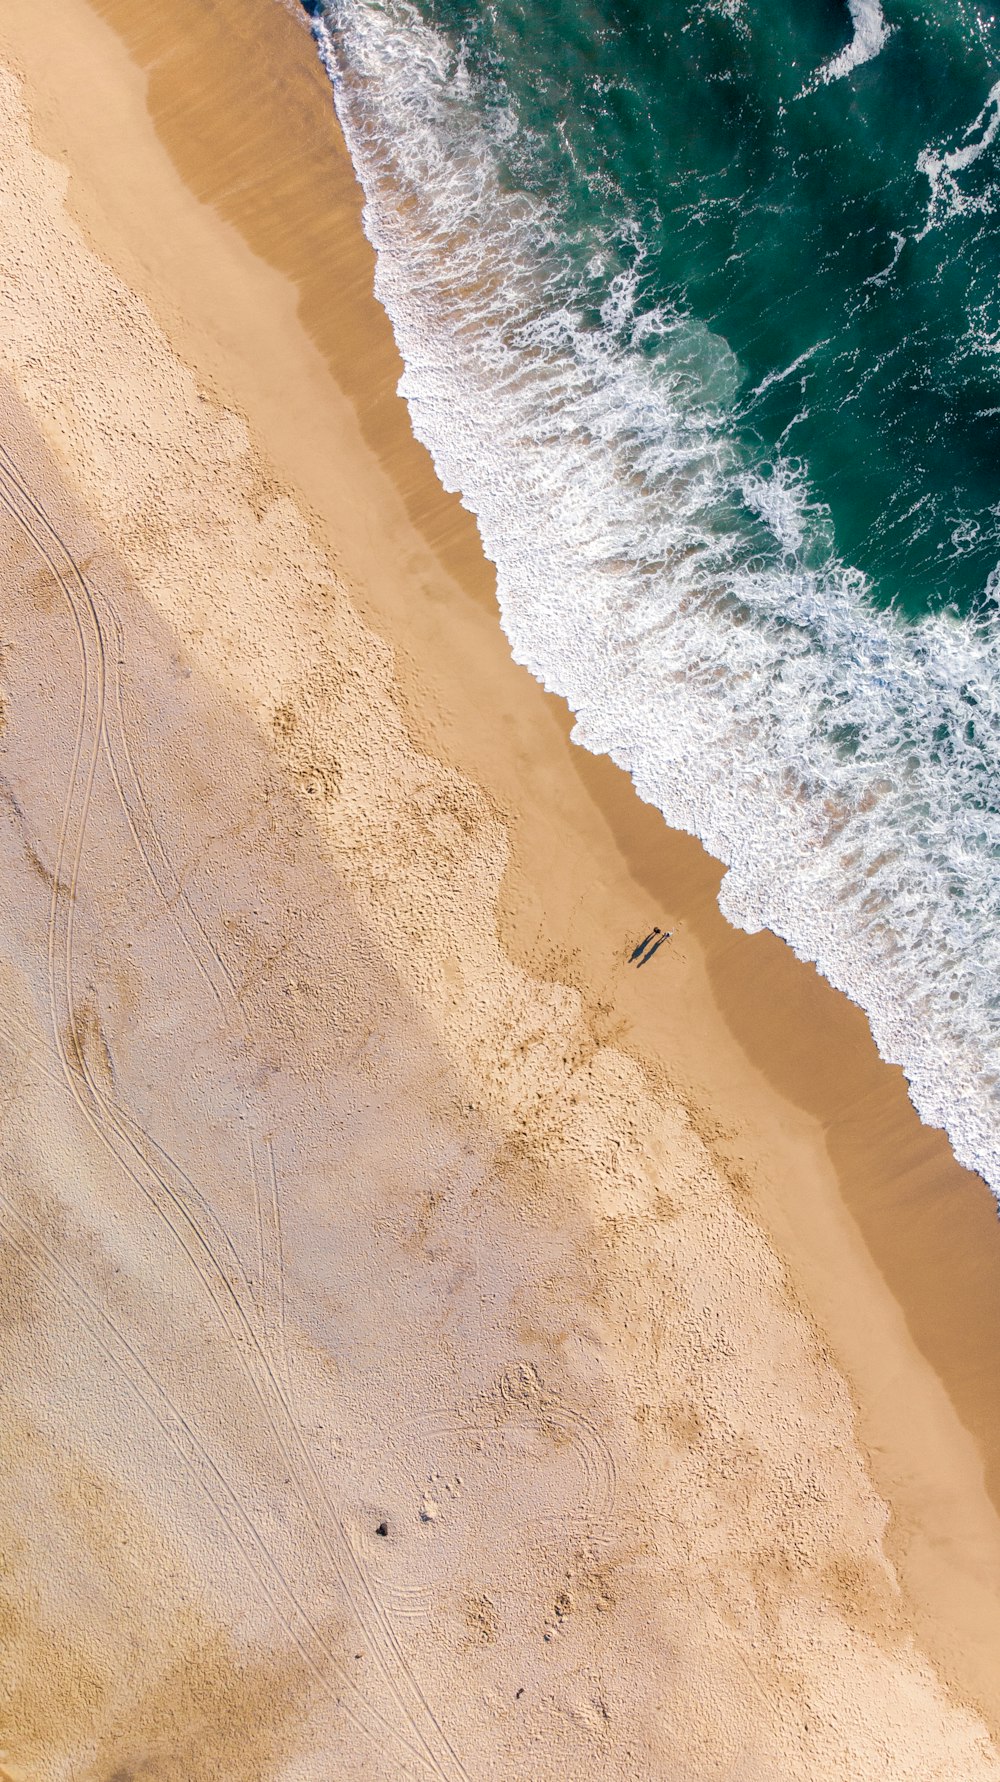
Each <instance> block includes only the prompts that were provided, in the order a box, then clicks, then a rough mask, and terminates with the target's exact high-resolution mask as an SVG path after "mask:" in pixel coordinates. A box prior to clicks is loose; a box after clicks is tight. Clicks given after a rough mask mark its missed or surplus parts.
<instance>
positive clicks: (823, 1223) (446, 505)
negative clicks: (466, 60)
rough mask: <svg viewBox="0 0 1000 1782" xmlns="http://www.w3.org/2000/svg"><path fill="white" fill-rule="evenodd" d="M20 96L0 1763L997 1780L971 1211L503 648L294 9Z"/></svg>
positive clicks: (705, 1781) (4, 392) (8, 90)
mask: <svg viewBox="0 0 1000 1782" xmlns="http://www.w3.org/2000/svg"><path fill="white" fill-rule="evenodd" d="M0 131H2V136H3V153H2V155H0V210H2V217H3V240H4V278H3V285H2V292H3V295H2V304H3V315H2V340H3V361H2V365H0V406H2V415H3V427H2V432H0V553H2V563H3V588H4V603H3V615H4V616H3V621H2V625H0V850H2V877H0V1271H2V1282H3V1291H2V1297H0V1368H2V1378H3V1382H4V1393H3V1409H2V1416H3V1433H4V1450H3V1451H4V1465H3V1468H2V1471H0V1552H2V1554H3V1569H2V1576H0V1592H2V1598H0V1600H2V1611H3V1615H2V1641H0V1778H4V1777H6V1778H7V1779H8V1782H216V1779H218V1782H257V1779H259V1782H320V1779H322V1782H328V1779H330V1778H333V1777H336V1778H338V1779H339V1778H343V1779H344V1782H388V1779H390V1778H396V1777H400V1778H404V1777H406V1778H437V1779H438V1782H445V1779H446V1782H462V1779H467V1782H480V1779H483V1782H485V1779H486V1778H491V1779H494V1782H513V1779H515V1778H517V1779H522V1778H523V1779H524V1782H545V1779H546V1778H549V1777H552V1778H555V1777H559V1778H561V1779H566V1778H572V1779H573V1782H589V1779H590V1778H597V1777H601V1778H608V1779H609V1782H617V1779H621V1782H626V1779H628V1782H635V1779H645V1778H655V1779H656V1782H660V1779H662V1782H709V1779H712V1782H723V1779H725V1782H792V1779H794V1782H840V1779H843V1782H858V1779H859V1778H864V1779H865V1782H868V1779H869V1778H872V1779H874V1778H882V1777H884V1778H891V1779H892V1782H904V1779H905V1782H979V1779H981V1778H982V1779H984V1782H985V1779H987V1778H991V1779H997V1782H1000V1519H998V1507H1000V1371H998V1368H997V1363H996V1357H997V1355H998V1354H1000V1292H998V1282H1000V1230H998V1225H997V1217H996V1208H995V1204H994V1202H993V1200H992V1198H991V1197H990V1195H989V1194H988V1192H987V1190H986V1189H985V1187H984V1185H983V1184H982V1182H980V1181H979V1180H978V1178H976V1177H974V1176H972V1175H970V1174H969V1173H968V1172H966V1171H964V1170H962V1169H960V1168H959V1166H958V1165H957V1164H956V1163H955V1161H954V1159H953V1157H952V1155H951V1152H950V1150H949V1148H948V1145H947V1143H946V1141H945V1139H944V1137H943V1136H942V1135H941V1134H940V1133H937V1132H933V1131H930V1130H928V1129H926V1128H924V1127H922V1126H921V1125H920V1123H919V1121H918V1120H917V1118H916V1116H915V1114H914V1112H913V1110H912V1107H911V1105H910V1103H909V1100H908V1098H907V1094H906V1085H905V1082H904V1080H903V1078H902V1075H901V1073H900V1072H899V1071H898V1070H895V1069H893V1068H891V1067H889V1066H887V1065H885V1064H884V1063H883V1062H882V1061H881V1060H880V1059H879V1058H878V1056H877V1053H876V1051H875V1048H874V1046H873V1044H872V1041H871V1037H870V1035H869V1032H868V1028H867V1024H866V1022H865V1020H864V1017H863V1016H862V1014H861V1013H860V1011H859V1010H857V1009H856V1008H854V1007H853V1006H852V1005H851V1004H850V1003H848V1002H847V1001H846V999H844V998H843V997H841V996H839V995H838V994H837V993H836V992H835V991H833V990H832V989H831V988H830V987H829V986H828V985H827V984H825V983H824V982H823V981H822V980H821V979H820V978H819V977H818V976H817V975H816V973H815V972H814V971H813V970H812V969H811V968H809V967H806V966H804V965H803V964H801V963H800V962H799V961H797V960H796V959H795V958H794V957H793V956H792V954H791V953H790V951H789V950H788V948H787V947H785V946H784V945H783V944H782V943H781V942H779V941H777V940H776V939H774V938H773V937H771V936H769V935H766V934H764V935H758V936H753V937H750V936H746V935H743V934H740V933H737V932H735V931H734V930H732V929H731V928H729V927H728V926H727V924H726V923H725V922H724V921H723V919H722V917H721V915H720V914H719V912H718V909H717V905H716V901H715V898H716V892H717V889H718V885H719V881H720V877H721V872H722V869H721V867H720V866H719V865H718V864H717V863H716V862H714V861H712V860H711V859H709V857H708V856H707V855H706V854H705V853H704V852H703V850H702V849H701V848H700V847H699V846H698V844H697V843H695V842H694V841H693V840H691V839H690V838H688V837H685V836H682V835H678V834H675V833H672V832H671V831H669V830H668V829H667V828H666V826H665V825H664V824H663V822H662V819H661V818H660V816H659V814H658V813H657V812H656V811H654V810H652V809H651V808H650V807H648V806H645V805H643V804H642V803H641V802H640V801H639V799H638V798H637V796H636V795H635V793H634V791H633V789H632V787H631V785H630V783H629V782H628V780H627V779H626V778H625V776H624V775H623V774H621V773H620V772H619V770H618V769H617V768H615V767H614V766H613V765H612V764H611V763H610V762H608V761H606V760H601V759H597V758H594V757H592V756H590V755H588V754H587V753H586V752H585V751H584V750H582V749H580V748H578V747H577V746H576V745H575V744H574V743H573V742H572V740H571V729H572V720H571V718H570V716H569V714H568V713H567V712H566V710H565V708H564V707H563V706H562V705H561V704H560V703H559V702H558V701H556V700H554V699H552V698H550V697H549V696H548V695H546V694H545V693H544V692H543V691H542V689H541V688H540V687H539V686H538V685H537V684H536V683H535V682H534V681H533V680H532V679H531V677H530V676H529V675H528V674H527V673H526V672H525V671H523V670H522V669H520V668H517V667H516V666H515V665H514V664H513V663H512V661H511V659H510V655H509V651H508V647H507V643H506V640H505V638H504V635H503V633H502V631H501V629H500V625H499V620H498V617H497V612H496V606H495V600H494V589H493V582H492V576H491V572H490V568H489V565H488V564H487V563H486V562H485V560H484V558H483V556H482V552H481V550H480V547H479V542H478V536H477V533H476V530H475V526H474V523H473V521H472V519H471V518H470V516H469V515H468V514H467V513H465V512H464V510H463V509H462V508H461V506H460V504H459V503H458V501H457V500H456V499H455V498H453V497H451V496H448V495H446V494H445V493H444V492H443V491H442V489H441V488H440V486H439V484H438V483H437V481H436V478H435V476H434V471H433V467H432V465H431V463H430V461H429V459H428V457H427V455H426V454H425V452H424V451H423V450H422V448H421V447H419V446H418V445H417V444H416V443H415V441H414V439H413V437H412V434H411V432H410V429H409V423H408V417H407V413H406V409H405V406H404V404H403V403H402V401H401V399H400V398H399V397H398V395H397V394H396V384H397V380H398V377H399V374H400V369H401V368H400V364H399V361H398V357H397V355H396V351H395V347H394V344H393V341H392V336H391V331H390V329H389V325H388V322H387V320H386V318H385V316H384V314H383V313H382V311H381V310H380V309H379V307H378V305H377V304H376V302H375V299H374V296H373V294H372V280H373V261H372V254H371V250H370V248H369V245H368V243H367V241H366V240H365V237H364V234H363V231H362V223H361V196H360V193H359V190H358V188H357V186H356V183H355V180H354V175H353V170H352V168H351V165H350V162H349V159H348V157H347V154H346V150H345V148H344V145H343V142H342V140H341V137H340V135H339V131H338V127H337V122H336V117H335V114H334V111H333V104H332V95H331V91H330V87H329V83H328V81H327V78H326V76H325V74H324V72H323V70H322V68H321V67H320V65H319V63H318V60H317V58H316V55H315V50H314V46H313V43H312V39H311V36H310V33H309V30H308V26H307V21H306V19H305V17H304V15H303V14H302V12H301V10H300V9H298V8H297V7H294V6H293V5H292V4H291V3H289V4H288V5H287V6H283V5H282V4H280V3H279V0H61V5H60V7H59V9H58V18H57V19H56V20H54V19H53V15H52V12H51V10H40V9H39V8H38V7H37V5H31V4H29V3H28V0H8V5H7V6H6V7H5V8H4V13H3V17H2V19H0ZM654 924H657V925H659V926H661V927H663V928H665V929H669V930H670V931H671V939H670V941H669V943H668V944H667V945H665V946H664V947H663V948H661V950H660V951H659V953H658V954H657V955H656V957H655V958H654V959H653V960H652V961H651V962H650V964H649V967H648V969H642V970H636V969H635V968H634V967H632V966H630V965H629V963H628V959H629V954H630V952H631V950H632V948H633V947H634V945H635V944H636V942H637V941H638V940H639V939H640V938H641V937H642V936H643V935H645V934H646V933H647V932H648V931H649V930H650V929H651V928H652V927H653V925H654Z"/></svg>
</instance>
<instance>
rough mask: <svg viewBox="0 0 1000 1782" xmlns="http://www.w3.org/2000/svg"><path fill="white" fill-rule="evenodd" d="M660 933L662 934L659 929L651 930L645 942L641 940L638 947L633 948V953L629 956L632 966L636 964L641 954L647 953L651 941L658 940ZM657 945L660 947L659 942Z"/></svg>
mask: <svg viewBox="0 0 1000 1782" xmlns="http://www.w3.org/2000/svg"><path fill="white" fill-rule="evenodd" d="M659 933H660V930H659V929H658V928H653V929H651V930H650V932H649V934H647V936H646V938H645V940H641V941H640V942H639V945H638V946H637V947H633V948H632V951H631V953H630V954H629V956H628V962H629V964H630V965H634V964H635V961H636V960H637V959H638V957H639V954H640V953H644V952H645V951H646V948H647V947H648V946H649V943H650V941H651V940H656V936H657V935H658V934H659ZM657 945H659V942H657Z"/></svg>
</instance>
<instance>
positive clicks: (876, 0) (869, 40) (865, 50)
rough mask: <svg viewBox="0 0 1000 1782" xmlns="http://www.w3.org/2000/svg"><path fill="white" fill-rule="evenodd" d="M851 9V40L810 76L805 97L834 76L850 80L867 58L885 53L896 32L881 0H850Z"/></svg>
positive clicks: (803, 92) (805, 87)
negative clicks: (884, 50)
mask: <svg viewBox="0 0 1000 1782" xmlns="http://www.w3.org/2000/svg"><path fill="white" fill-rule="evenodd" d="M848 5H849V6H850V9H851V23H852V25H853V26H854V33H853V35H852V37H851V41H850V43H848V44H846V45H845V47H844V48H843V49H842V50H841V52H840V54H839V56H832V57H831V58H830V60H829V62H824V63H823V66H822V67H821V68H817V70H816V72H815V74H814V75H813V76H812V78H811V80H808V81H807V82H806V84H805V86H804V87H803V88H802V91H801V93H800V94H799V95H798V96H799V98H800V99H804V98H805V97H806V95H807V94H809V93H814V92H815V91H816V88H817V87H819V86H822V85H824V84H825V83H827V82H829V81H832V80H846V78H847V76H848V75H850V74H853V73H854V70H855V69H856V68H861V67H862V66H863V64H864V63H865V62H873V61H874V60H875V57H876V56H878V55H881V53H882V51H883V49H884V48H885V46H886V44H887V43H888V41H889V38H890V36H891V35H892V26H891V25H887V24H886V21H885V14H884V12H883V11H882V7H881V4H880V0H848Z"/></svg>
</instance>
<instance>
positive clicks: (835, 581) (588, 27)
mask: <svg viewBox="0 0 1000 1782" xmlns="http://www.w3.org/2000/svg"><path fill="white" fill-rule="evenodd" d="M309 10H310V12H311V13H312V15H313V27H314V30H315V33H316V37H317V41H318V44H319V47H320V51H321V53H322V55H323V57H324V59H325V61H326V64H327V67H328V69H329V71H330V74H331V77H332V80H333V83H334V89H335V97H336V103H337V108H338V112H339V115H340V118H341V121H342V124H343V127H344V130H345V133H346V136H347V140H348V144H349V147H350V150H351V153H352V155H353V157H354V160H355V164H356V167H357V170H358V173H359V175H360V177H361V180H362V182H363V185H364V189H365V194H366V200H367V203H366V213H365V214H366V228H367V230H368V233H369V235H370V237H371V239H372V241H373V243H374V245H375V247H376V249H377V253H378V274H377V281H378V282H377V290H378V294H379V297H380V299H381V301H382V302H383V304H384V305H385V307H386V309H387V310H388V312H389V315H390V317H391V319H392V322H393V326H394V329H395V332H396V337H397V340H398V342H399V346H400V348H401V351H402V354H403V359H404V362H405V367H406V370H405V375H404V378H403V383H402V390H403V393H404V395H405V396H406V399H407V401H408V403H409V407H410V412H411V416H412V420H413V425H414V429H415V431H416V433H417V434H418V436H419V437H420V438H421V439H422V440H423V441H424V442H425V443H426V444H427V446H428V447H429V448H430V450H431V452H432V454H433V457H434V459H435V462H436V464H437V467H438V471H439V473H440V475H441V478H442V480H443V482H444V483H445V485H446V486H447V487H448V488H449V489H452V490H457V491H459V492H460V493H461V495H462V498H463V500H464V501H465V503H466V505H467V506H468V507H469V508H470V509H471V510H472V512H473V513H474V514H475V515H476V517H477V519H478V523H479V527H480V531H481V533H482V537H483V541H484V544H485V547H486V550H487V552H488V554H489V556H490V557H491V558H492V559H493V561H494V562H495V564H496V566H497V570H498V577H499V594H500V606H501V617H502V622H503V625H504V628H505V631H506V633H507V635H508V637H509V639H510V644H511V648H512V650H513V653H514V656H515V658H516V659H517V660H518V661H519V662H522V663H524V664H525V665H526V666H527V667H528V668H530V669H531V670H532V672H533V673H534V674H535V675H537V677H538V678H539V679H540V680H541V681H543V682H544V684H545V685H546V686H547V687H549V688H551V689H553V690H554V691H556V692H558V693H560V694H562V695H563V696H564V697H565V698H566V700H567V701H568V702H569V704H570V706H571V708H572V709H573V711H574V712H575V713H576V717H577V723H576V736H577V740H578V741H580V742H581V743H583V744H585V745H586V746H587V747H588V748H591V749H593V750H597V751H601V752H605V753H607V754H609V755H611V756H613V758H614V759H615V760H616V761H617V762H619V763H620V764H621V765H622V766H623V767H625V768H627V769H628V771H629V772H630V773H631V775H632V777H633V779H634V781H635V783H636V785H637V787H638V789H639V791H640V792H641V794H642V795H643V797H645V798H647V799H649V800H650V801H651V802H653V803H654V804H656V805H658V806H659V808H660V809H661V810H662V812H663V813H664V816H665V817H666V818H667V820H668V821H669V822H670V823H672V824H674V825H676V826H678V827H681V828H683V829H687V830H689V831H691V832H693V833H694V834H696V835H698V836H700V837H701V839H702V840H703V841H704V842H705V844H706V845H707V846H708V848H709V849H710V850H711V851H712V852H713V853H714V854H716V855H718V856H719V857H720V858H721V859H722V860H724V861H725V862H726V865H727V868H728V871H727V874H726V877H725V880H724V883H723V888H722V893H721V902H722V907H723V909H724V911H725V913H726V915H727V916H728V917H729V919H730V920H731V921H732V922H734V923H736V924H737V925H739V926H741V927H743V928H746V929H749V930H754V929H757V928H760V927H764V926H766V927H768V928H771V929H773V930H775V931H776V932H777V933H778V934H780V935H783V936H784V937H785V938H786V939H787V940H788V941H789V942H790V943H791V945H792V946H793V947H794V949H795V951H796V952H797V953H798V954H800V955H801V956H802V957H804V958H807V959H811V960H813V961H815V962H816V963H817V965H818V966H819V968H820V970H821V971H822V972H823V973H824V974H825V975H826V976H827V977H828V978H829V979H830V980H831V981H832V982H833V983H834V984H836V985H838V986H839V987H840V988H841V989H843V990H845V991H847V993H848V994H849V995H850V996H852V997H853V998H854V999H855V1001H857V1002H858V1003H860V1004H861V1005H862V1007H863V1008H864V1009H865V1010H866V1011H867V1013H868V1016H869V1018H870V1021H871V1024H872V1029H873V1032H874V1034H875V1038H876V1041H877V1043H878V1046H879V1049H880V1051H881V1052H882V1054H883V1056H885V1057H886V1058H888V1059H891V1060H893V1061H894V1062H897V1063H899V1064H901V1065H902V1066H903V1068H904V1070H905V1071H906V1074H907V1077H908V1079H909V1082H910V1086H911V1093H912V1096H913V1100H914V1102H915V1104H916V1106H917V1108H918V1110H919V1112H920V1114H921V1116H922V1117H923V1118H924V1119H925V1120H926V1121H928V1122H929V1123H931V1124H934V1125H938V1126H944V1127H945V1128H946V1129H947V1131H948V1133H949V1134H950V1136H951V1139H952V1142H953V1145H954V1148H955V1150H956V1153H957V1155H958V1156H959V1158H960V1159H961V1160H962V1161H963V1162H965V1163H967V1164H970V1165H971V1166H973V1167H974V1168H977V1169H979V1170H980V1171H981V1172H982V1173H983V1174H984V1175H985V1176H986V1178H987V1179H988V1180H989V1181H990V1183H991V1184H992V1186H993V1187H994V1189H995V1190H997V1191H998V1192H1000V871H998V866H1000V613H998V601H1000V219H998V215H997V211H998V203H1000V23H998V22H997V20H996V18H995V17H994V15H993V14H992V13H991V12H990V11H989V10H988V9H987V8H985V7H983V6H977V5H973V4H969V3H968V0H885V3H884V6H883V5H880V4H879V0H544V3H543V0H311V3H310V5H309Z"/></svg>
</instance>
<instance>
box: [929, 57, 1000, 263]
mask: <svg viewBox="0 0 1000 1782" xmlns="http://www.w3.org/2000/svg"><path fill="white" fill-rule="evenodd" d="M998 130H1000V81H997V83H996V85H995V86H993V87H991V89H990V92H989V94H988V96H987V99H986V103H985V105H984V106H983V107H982V110H981V111H980V112H979V113H978V115H977V116H976V117H975V118H974V119H973V121H972V123H971V124H969V125H968V127H967V128H966V129H965V130H964V131H963V132H962V137H961V140H960V142H959V144H958V146H957V147H956V148H951V149H942V148H940V147H939V148H934V147H930V146H928V147H927V148H925V149H923V150H922V151H921V153H920V154H919V155H918V156H917V171H918V173H923V174H926V176H927V179H928V181H929V182H930V188H931V190H930V197H929V199H928V203H927V220H926V222H925V224H924V227H923V228H922V230H921V231H920V234H919V235H918V237H917V240H918V241H921V240H923V237H924V236H925V235H926V234H927V233H928V231H929V230H931V229H938V228H940V227H941V226H942V224H944V223H947V222H950V220H951V218H952V217H958V216H962V215H964V214H965V213H967V212H968V211H977V210H979V211H983V212H985V213H987V214H988V213H989V212H990V211H992V210H993V209H994V207H995V203H996V190H995V188H994V186H993V185H992V184H990V183H989V182H987V185H986V187H985V189H983V188H980V189H979V190H976V189H975V188H971V189H967V188H966V187H965V186H964V185H963V184H962V181H961V179H960V178H959V175H960V174H962V173H965V172H966V171H967V170H968V169H969V168H970V167H972V166H974V165H975V163H976V162H977V161H978V160H979V158H980V156H981V155H982V154H984V153H985V151H986V150H987V149H988V148H989V147H990V145H991V143H992V142H993V141H994V140H995V138H996V134H997V131H998Z"/></svg>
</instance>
